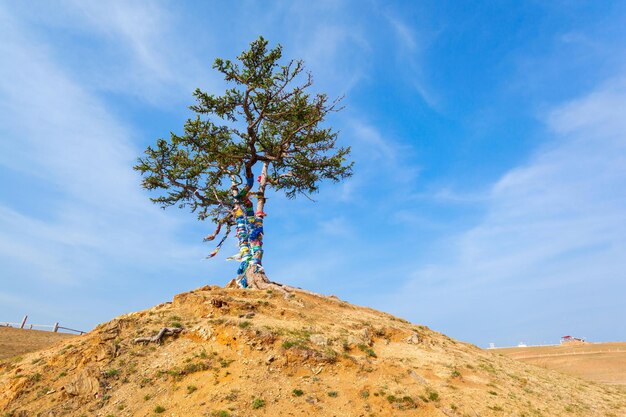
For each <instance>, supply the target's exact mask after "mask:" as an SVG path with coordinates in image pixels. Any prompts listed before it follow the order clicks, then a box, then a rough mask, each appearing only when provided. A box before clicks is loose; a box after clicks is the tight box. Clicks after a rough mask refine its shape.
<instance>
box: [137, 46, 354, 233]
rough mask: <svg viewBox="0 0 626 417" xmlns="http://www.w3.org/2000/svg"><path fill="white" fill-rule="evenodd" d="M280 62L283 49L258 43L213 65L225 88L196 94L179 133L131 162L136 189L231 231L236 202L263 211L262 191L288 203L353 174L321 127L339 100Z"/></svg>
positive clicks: (299, 67)
mask: <svg viewBox="0 0 626 417" xmlns="http://www.w3.org/2000/svg"><path fill="white" fill-rule="evenodd" d="M281 58H282V47H281V46H280V45H278V46H276V47H275V48H273V49H268V42H267V41H266V40H265V39H263V38H262V37H260V38H258V39H257V40H255V41H254V42H252V43H251V44H250V49H249V50H247V51H245V52H243V53H242V54H241V55H239V57H238V58H237V60H236V61H230V60H224V59H219V58H218V59H216V60H215V63H214V65H213V68H214V69H216V70H217V71H219V72H220V73H221V74H222V75H223V76H224V79H225V80H226V81H227V82H228V84H229V88H228V89H227V90H226V91H225V92H224V93H223V94H222V95H214V94H209V93H207V92H204V91H202V90H200V89H196V91H195V92H194V96H195V99H196V103H195V104H194V105H192V106H191V107H190V108H191V110H193V112H194V113H195V115H194V117H192V118H190V119H188V120H187V122H186V123H185V125H184V130H183V133H182V134H176V133H171V134H170V138H169V140H167V139H158V140H157V141H156V145H155V146H149V147H148V148H147V149H146V151H145V156H143V157H141V158H139V159H138V163H137V165H136V166H135V169H136V170H138V171H139V172H141V174H142V176H143V182H142V185H143V187H145V188H146V189H148V190H154V191H157V192H160V193H159V195H158V196H156V197H153V198H151V200H152V201H153V202H155V203H157V204H159V205H161V206H162V207H168V206H172V205H178V206H179V207H181V208H184V207H189V208H190V209H191V210H192V211H193V212H196V213H197V214H198V217H199V219H201V220H204V219H206V218H209V219H211V220H212V221H214V222H216V223H218V224H221V223H226V224H229V225H231V224H234V217H233V210H234V208H235V207H236V206H237V204H238V198H237V196H241V195H242V194H246V195H248V196H250V197H254V198H257V199H258V200H259V202H260V203H261V204H260V206H259V204H257V209H258V208H259V207H260V209H261V211H262V209H263V204H264V203H265V190H266V187H269V188H272V189H274V190H277V191H282V192H284V194H285V195H286V196H287V197H288V198H294V197H295V196H296V195H298V194H303V195H307V196H308V195H310V194H312V193H315V192H317V191H318V187H319V183H320V181H322V180H331V181H333V182H338V181H341V180H343V179H345V178H347V177H349V176H350V175H352V165H353V163H351V162H348V161H347V157H348V156H349V153H350V148H349V147H337V146H336V142H337V132H335V131H334V130H333V129H332V128H330V127H327V126H324V125H323V122H324V119H325V117H326V116H327V115H328V114H329V113H330V112H334V111H338V110H340V108H339V107H338V105H339V102H340V99H335V100H330V99H329V98H328V96H327V95H326V94H312V93H311V92H310V91H309V90H310V87H311V86H312V84H313V79H312V77H311V74H310V73H308V72H306V71H305V68H304V65H303V62H302V61H300V60H291V61H288V62H286V63H281ZM259 167H260V171H259V170H258V169H259ZM255 168H256V169H257V172H256V175H258V177H257V178H255ZM259 174H260V175H259ZM255 183H256V184H258V188H257V189H256V190H255V189H254V184H255Z"/></svg>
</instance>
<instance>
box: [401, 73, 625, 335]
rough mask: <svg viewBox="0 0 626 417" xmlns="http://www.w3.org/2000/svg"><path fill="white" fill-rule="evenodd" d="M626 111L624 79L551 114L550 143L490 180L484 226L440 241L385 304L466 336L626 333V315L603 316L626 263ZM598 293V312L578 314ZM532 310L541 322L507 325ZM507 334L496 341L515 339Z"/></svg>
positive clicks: (614, 310)
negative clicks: (523, 328) (529, 326)
mask: <svg viewBox="0 0 626 417" xmlns="http://www.w3.org/2000/svg"><path fill="white" fill-rule="evenodd" d="M625 110H626V88H625V87H624V83H622V82H621V81H620V82H614V83H611V85H609V86H606V87H602V88H599V89H598V90H596V91H594V92H593V93H591V94H589V95H587V96H585V97H583V98H581V99H578V100H574V101H571V102H568V103H566V104H563V105H561V106H559V107H557V108H555V109H554V110H553V111H551V112H550V113H549V116H548V118H547V125H548V128H549V130H550V131H551V132H553V133H554V134H555V135H556V137H555V138H554V140H553V141H551V142H549V143H548V144H547V145H545V146H543V147H542V149H541V150H539V151H537V152H536V154H535V155H534V156H533V157H532V158H531V159H530V160H529V161H528V163H526V164H524V165H522V166H520V167H518V168H515V169H513V170H511V171H509V172H508V173H507V174H506V175H504V176H503V177H502V178H501V179H500V180H499V181H498V182H497V183H496V184H495V185H494V186H493V187H492V189H491V192H490V193H489V196H488V198H487V201H486V204H487V211H486V215H485V217H484V219H483V220H482V221H481V222H480V224H478V225H477V226H475V227H473V228H472V229H470V230H468V231H467V232H464V233H462V234H460V235H458V236H456V237H453V238H451V239H449V240H446V241H445V242H442V244H441V247H440V250H441V252H440V256H439V257H438V258H437V259H436V260H433V262H431V264H430V265H429V266H427V267H424V268H418V269H417V270H415V271H414V273H413V278H412V279H411V280H410V281H409V282H408V283H407V284H406V285H405V286H404V287H403V288H402V290H401V291H400V292H399V293H394V295H393V297H392V298H393V299H394V300H396V298H403V299H404V304H403V305H404V307H403V309H399V308H398V307H395V306H397V305H398V303H397V301H394V303H393V304H389V308H390V309H392V310H395V311H397V312H400V313H402V314H404V315H407V316H409V317H411V318H414V319H417V320H420V319H422V320H423V319H424V318H427V319H428V321H430V322H431V323H432V324H433V325H435V327H438V328H440V329H442V330H444V331H448V332H449V333H450V334H452V335H454V336H455V337H459V338H461V339H465V340H470V341H472V340H473V341H479V340H484V337H488V336H487V335H489V334H492V335H504V334H507V333H508V334H510V335H513V336H512V337H515V336H519V337H520V339H523V340H526V341H528V342H541V341H542V340H555V339H557V338H558V337H559V336H560V333H561V332H566V333H567V332H570V333H574V334H582V335H586V336H588V337H593V336H594V335H600V334H603V332H604V334H607V333H612V334H621V335H625V334H626V327H625V326H624V324H623V323H617V322H615V321H613V320H606V319H605V320H600V321H597V320H598V315H600V314H601V316H602V317H618V316H619V313H620V311H621V308H622V307H621V302H620V301H619V297H618V296H615V295H611V294H613V293H612V290H611V288H615V290H617V289H618V288H619V286H618V282H619V281H620V280H621V279H622V277H623V273H624V271H626V259H625V257H624V256H623V255H624V253H626V223H625V222H624V221H623V216H624V212H626V197H624V195H626V163H625V162H626V160H625V159H624V156H623V155H624V154H625V151H626V122H625V121H624V118H623V114H624V111H625ZM407 294H410V295H411V298H412V300H413V302H412V301H409V300H408V299H406V295H407ZM598 296H603V297H604V300H603V302H602V307H601V309H598V310H596V311H594V312H591V313H590V314H589V315H588V316H587V317H585V318H581V317H580V316H579V315H577V314H575V313H576V312H577V311H578V310H579V309H580V308H581V307H582V306H583V305H584V304H585V303H587V302H595V301H597V300H594V299H595V298H596V297H598ZM416 300H418V302H417V305H416V303H415V301H416ZM433 300H446V303H445V304H444V305H443V308H441V307H439V306H438V303H433ZM533 311H542V312H545V313H544V314H545V317H544V318H543V321H544V322H543V323H542V329H541V330H539V329H538V330H537V332H536V333H534V334H533V333H528V332H527V333H523V334H516V332H515V331H514V330H513V331H512V330H511V329H510V328H509V329H507V327H510V326H515V325H516V324H519V321H520V318H521V317H532V316H533ZM461 317H463V320H459V318H461ZM570 317H571V318H572V319H570ZM573 317H576V319H573ZM535 319H536V318H535ZM512 337H511V336H509V338H504V337H502V336H499V338H498V339H497V340H494V341H496V342H498V343H499V344H509V345H510V344H513V343H517V341H518V340H515V339H513V338H512Z"/></svg>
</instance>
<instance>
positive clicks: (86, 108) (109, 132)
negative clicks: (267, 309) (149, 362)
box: [0, 9, 206, 310]
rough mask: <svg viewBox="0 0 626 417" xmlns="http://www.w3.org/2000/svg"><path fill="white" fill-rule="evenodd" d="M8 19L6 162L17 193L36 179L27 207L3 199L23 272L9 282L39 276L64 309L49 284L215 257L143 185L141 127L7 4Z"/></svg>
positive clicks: (90, 281) (0, 75) (0, 236)
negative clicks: (117, 112) (138, 167)
mask: <svg viewBox="0 0 626 417" xmlns="http://www.w3.org/2000/svg"><path fill="white" fill-rule="evenodd" d="M0 28H1V29H0V37H1V38H2V42H1V43H0V53H1V54H2V56H3V60H2V62H1V63H0V109H1V110H2V111H1V114H0V126H2V127H1V128H0V130H1V134H2V137H1V141H0V165H1V166H3V167H4V169H7V170H9V171H11V172H14V173H17V175H19V176H21V178H22V179H23V181H22V182H21V183H20V184H19V185H18V184H16V185H13V184H10V183H9V184H7V185H5V186H8V187H9V193H8V195H9V196H11V194H12V193H14V194H15V195H17V194H20V193H21V194H24V192H25V190H23V189H21V188H19V189H18V187H29V188H31V189H32V191H31V192H30V193H28V192H27V193H28V194H29V198H28V200H27V202H26V203H25V202H24V201H21V203H19V204H20V206H19V207H17V206H15V204H17V203H15V202H14V201H12V199H10V198H8V199H6V200H4V201H0V225H1V226H0V259H1V260H2V263H1V265H2V271H0V272H1V275H2V276H3V279H8V277H9V276H11V277H13V279H14V280H15V281H12V282H11V284H10V285H9V288H14V287H16V286H21V289H22V291H23V290H24V288H25V286H26V287H28V286H31V287H32V288H33V289H32V294H33V295H32V297H31V298H32V299H33V300H37V301H38V303H39V305H40V308H41V306H48V307H50V309H51V310H54V304H55V303H56V304H59V301H60V300H59V299H56V300H49V299H47V298H46V293H47V292H48V291H49V289H51V288H54V287H55V286H56V285H61V286H65V287H66V288H70V287H80V286H83V287H84V286H93V288H98V289H100V290H102V289H104V288H107V287H109V288H111V287H120V286H121V287H125V286H127V284H128V283H127V282H126V274H131V273H132V274H135V273H137V272H138V271H139V272H140V273H143V274H147V275H148V276H150V275H155V276H158V277H159V279H160V280H162V279H163V272H165V271H176V270H178V271H181V270H186V271H187V272H188V273H191V272H192V271H196V272H197V271H199V270H200V267H201V266H202V267H205V266H206V264H201V263H200V262H198V261H199V260H200V259H201V257H202V255H203V253H204V250H203V249H204V248H200V247H199V246H197V245H194V244H193V243H191V244H189V245H187V244H183V243H179V242H180V239H179V238H177V236H176V233H177V232H179V231H180V230H181V229H180V226H181V224H182V220H180V219H181V218H180V217H177V216H176V215H173V213H168V214H165V213H164V212H163V211H161V210H159V209H158V208H157V207H155V206H153V205H152V204H151V203H150V202H149V201H148V199H147V198H146V195H145V193H144V192H142V191H141V189H140V187H139V178H138V176H137V174H136V173H134V172H133V171H132V166H133V163H134V160H135V158H136V156H137V155H138V154H139V151H140V150H139V149H137V147H136V145H135V143H136V140H137V138H136V137H135V136H134V135H135V133H134V131H133V129H132V128H130V127H129V126H126V125H125V124H124V123H123V122H120V121H119V120H118V119H117V118H116V117H115V116H114V115H112V114H111V113H110V112H109V110H108V109H107V108H106V106H105V105H104V104H103V102H102V101H101V100H100V99H99V98H98V97H97V96H95V95H93V94H92V93H91V91H90V88H89V87H88V86H84V85H81V84H80V83H79V82H77V81H76V80H75V79H74V78H73V77H72V76H71V71H68V70H67V69H65V68H64V67H63V65H61V64H59V63H58V62H57V60H56V59H55V54H56V51H55V50H54V49H53V48H50V47H49V46H45V45H42V44H41V43H39V42H38V35H37V34H33V33H32V31H29V29H28V26H27V25H24V23H23V22H22V21H20V20H19V19H17V18H15V17H14V16H12V15H11V14H10V13H8V12H7V11H6V10H2V9H0ZM146 59H147V58H146ZM11 187H14V188H13V189H11ZM198 243H199V242H198ZM157 271H159V274H158V275H157V274H156V272H157ZM7 282H8V281H7ZM167 285H171V284H166V286H167ZM5 288H7V287H5ZM35 294H36V295H35ZM82 295H83V296H85V295H86V294H84V293H82ZM7 296H9V295H7ZM90 296H92V297H93V296H95V297H96V299H98V298H99V297H98V295H97V294H91V295H90ZM84 300H86V302H87V303H89V297H87V298H84ZM92 301H93V300H92ZM77 308H78V307H77ZM42 310H45V308H42Z"/></svg>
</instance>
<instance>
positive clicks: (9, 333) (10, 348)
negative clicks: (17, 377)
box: [0, 326, 75, 359]
mask: <svg viewBox="0 0 626 417" xmlns="http://www.w3.org/2000/svg"><path fill="white" fill-rule="evenodd" d="M72 337H75V335H72V334H66V333H53V332H45V331H41V330H27V329H16V328H13V327H4V326H2V327H0V359H4V358H10V357H12V356H17V355H21V354H23V353H27V352H33V351H35V350H39V349H43V348H46V347H48V346H50V345H53V344H55V343H57V342H59V341H61V340H67V339H70V338H72Z"/></svg>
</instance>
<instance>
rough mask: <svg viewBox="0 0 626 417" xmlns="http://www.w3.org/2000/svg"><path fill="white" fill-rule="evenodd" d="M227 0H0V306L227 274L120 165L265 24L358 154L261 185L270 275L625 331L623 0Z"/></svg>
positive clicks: (375, 296)
mask: <svg viewBox="0 0 626 417" xmlns="http://www.w3.org/2000/svg"><path fill="white" fill-rule="evenodd" d="M230 3H231V2H211V3H209V2H174V1H169V2H121V1H120V2H106V4H105V2H83V1H66V2H46V3H43V2H9V1H4V2H0V57H1V59H0V183H1V184H2V186H0V283H1V284H2V285H1V286H0V320H8V321H18V320H19V319H20V318H21V317H22V315H23V314H25V313H28V314H29V315H30V317H31V320H32V321H34V322H38V323H53V322H55V321H59V322H61V324H62V325H67V326H69V327H75V328H82V329H89V328H91V327H93V326H94V325H96V324H97V323H99V322H103V321H107V320H109V319H110V318H112V317H114V316H116V315H118V314H122V313H125V312H128V311H133V310H138V309H143V308H147V307H149V306H151V305H154V304H157V303H160V302H163V301H165V300H168V299H171V297H172V296H173V295H174V294H176V293H179V292H183V291H186V290H190V289H192V288H196V287H199V286H201V285H204V284H218V285H223V284H224V283H226V282H227V281H228V280H230V279H231V278H232V277H233V276H234V274H235V270H236V267H237V265H236V264H233V263H228V262H226V261H225V259H224V258H225V257H226V256H228V255H232V254H234V253H235V252H236V251H237V249H236V245H235V242H234V241H232V240H231V241H230V242H229V243H227V244H226V246H225V248H224V249H223V250H222V252H220V254H219V255H218V257H216V258H214V259H212V260H203V258H204V256H206V254H208V253H209V252H210V251H211V250H212V249H213V246H212V245H207V244H205V243H203V242H202V236H204V235H206V234H207V233H208V232H209V231H211V230H212V226H211V225H209V224H201V223H198V222H196V220H195V217H194V216H193V215H191V214H189V213H187V212H184V211H181V210H176V209H169V210H166V211H163V210H161V209H159V208H158V207H156V206H153V205H152V204H151V203H150V202H149V201H148V195H147V193H146V192H145V191H144V190H142V189H141V188H140V186H139V182H140V179H139V177H138V176H137V174H136V173H135V172H133V171H132V166H133V164H134V161H135V159H136V157H137V156H139V155H140V154H141V152H142V151H143V149H144V148H145V147H146V146H147V145H149V144H151V143H153V142H154V141H155V139H156V138H158V137H166V136H167V135H168V132H169V131H175V132H180V130H181V127H182V125H183V123H184V121H185V120H186V118H187V117H189V116H190V112H189V110H188V109H187V106H188V105H190V104H192V95H191V93H192V91H193V90H194V89H195V88H196V87H200V88H202V89H203V90H207V91H210V92H215V93H219V92H220V91H222V90H223V89H224V87H225V84H224V82H223V80H221V79H220V78H219V77H218V76H217V74H216V73H215V72H214V71H213V70H212V69H211V64H212V62H213V60H214V58H215V57H224V58H234V57H235V56H236V55H238V54H239V53H240V52H241V51H242V50H244V49H246V47H247V45H248V44H249V42H250V41H252V40H253V39H255V38H256V37H257V36H259V35H263V36H264V37H266V38H267V39H268V40H270V42H271V43H272V44H274V43H277V42H279V43H281V44H282V45H283V46H284V54H285V56H286V57H288V58H292V57H293V58H302V59H304V60H305V61H306V64H307V67H308V68H309V70H310V71H311V72H312V73H313V75H314V77H315V88H316V89H317V90H318V91H323V92H327V93H329V94H330V95H333V96H339V95H344V94H345V96H346V98H345V106H346V108H345V110H344V111H342V112H341V113H338V114H336V115H333V116H332V118H330V119H329V121H328V123H329V124H330V125H332V126H334V127H335V128H337V129H338V130H340V132H341V138H340V141H341V143H342V144H344V145H350V146H352V148H353V158H354V160H355V163H356V165H355V175H354V176H353V177H352V178H351V179H350V180H348V181H346V182H345V183H343V184H340V185H333V184H325V185H324V186H323V187H322V189H321V191H320V193H319V194H317V195H316V196H314V198H315V199H316V200H317V202H316V203H312V202H310V201H309V200H307V199H304V198H301V199H298V200H295V201H289V200H285V199H284V198H282V197H281V196H279V195H271V196H270V199H269V201H268V205H267V210H266V212H267V213H268V214H269V217H268V218H267V220H266V244H265V248H266V252H265V259H264V265H265V267H266V271H267V273H268V275H269V276H270V277H271V278H272V279H274V280H277V281H280V282H284V283H288V284H291V285H296V286H301V287H304V288H307V289H309V290H313V291H317V292H321V293H324V294H336V295H337V296H339V297H341V298H342V299H345V300H347V301H349V302H352V303H356V304H361V305H367V306H371V307H374V308H377V309H380V310H384V311H388V312H390V313H393V314H397V315H399V316H402V317H404V318H406V319H409V320H411V321H414V322H416V323H422V324H426V325H428V326H430V327H432V328H434V329H435V330H438V331H441V332H444V333H446V334H448V335H450V336H451V337H454V338H458V339H461V340H464V341H468V342H472V343H475V344H478V345H481V346H486V345H487V344H488V343H489V342H495V343H496V344H497V345H512V344H517V343H518V342H520V341H524V342H526V343H533V344H534V343H545V342H548V343H549V342H557V341H558V338H559V337H560V336H562V335H564V334H573V335H575V336H583V337H587V338H589V339H590V340H594V341H610V340H625V339H626V320H625V319H626V306H625V303H624V299H625V296H624V294H626V280H625V279H624V278H625V275H626V221H624V219H625V218H626V156H625V155H626V117H625V116H624V115H625V114H626V26H624V25H623V22H624V21H626V20H625V19H626V5H625V4H624V3H623V2H614V3H613V2H591V1H590V2H582V1H554V2H539V1H528V2H513V1H510V2H506V1H502V2H458V1H450V2H445V1H422V2H382V1H381V2H376V1H370V2H360V1H359V2H357V1H354V2H350V1H319V2H315V4H309V2H304V1H295V2H278V1H276V2H252V1H249V2H247V1H242V2H236V5H234V6H233V5H232V4H230ZM546 3H549V4H546Z"/></svg>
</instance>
